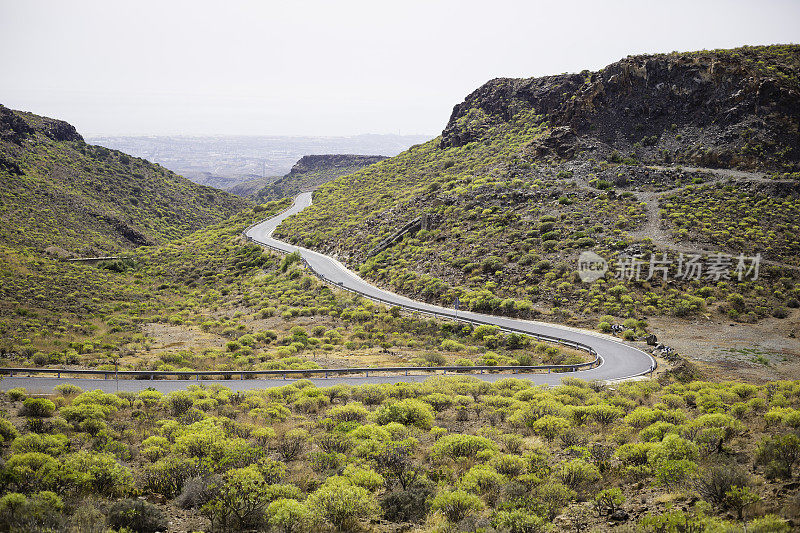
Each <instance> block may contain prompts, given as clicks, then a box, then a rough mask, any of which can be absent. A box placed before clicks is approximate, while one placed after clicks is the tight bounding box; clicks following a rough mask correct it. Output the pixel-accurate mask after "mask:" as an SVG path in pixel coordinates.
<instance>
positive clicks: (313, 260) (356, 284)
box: [246, 192, 655, 383]
mask: <svg viewBox="0 0 800 533" xmlns="http://www.w3.org/2000/svg"><path fill="white" fill-rule="evenodd" d="M311 194H312V193H310V192H306V193H302V194H300V195H298V196H297V198H296V199H295V202H294V204H293V205H292V207H290V208H289V209H287V210H286V211H284V212H283V213H280V214H279V215H277V216H275V217H273V218H271V219H269V220H265V221H264V222H261V223H260V224H256V225H255V226H252V227H250V228H249V229H248V230H247V232H246V235H247V236H248V237H249V238H251V239H252V240H253V241H255V242H257V243H260V244H263V245H265V246H268V247H270V248H273V249H277V250H280V251H283V252H287V253H291V252H298V253H299V254H300V255H301V256H302V257H303V259H304V260H305V262H306V263H307V264H308V266H309V267H310V268H311V269H312V270H314V272H316V273H317V274H318V275H320V276H322V277H323V278H324V279H325V280H327V281H329V282H331V283H334V284H336V285H339V286H341V287H343V288H345V289H349V290H353V291H355V292H359V293H361V294H363V295H365V296H367V297H371V298H374V299H376V300H379V301H384V302H389V303H390V304H394V305H399V306H403V307H411V308H415V309H419V310H422V311H424V312H428V313H431V314H435V315H437V316H440V317H449V318H459V319H467V320H470V321H471V322H480V323H483V324H493V325H496V326H500V327H501V328H506V329H515V330H521V331H524V332H526V333H530V334H531V335H544V336H550V337H556V338H560V339H564V340H566V341H569V342H578V343H583V344H587V345H589V346H591V347H592V348H594V349H595V351H596V352H597V354H598V355H599V356H600V357H601V358H602V360H603V362H602V364H601V365H600V366H597V367H594V368H591V369H588V370H581V371H578V372H574V373H570V375H572V376H575V377H579V378H581V379H586V380H608V381H611V380H621V379H627V378H632V377H635V376H640V375H643V374H645V373H647V372H650V370H652V369H653V368H654V367H655V360H654V359H653V358H652V357H651V356H650V355H649V354H647V353H645V352H643V351H642V350H639V349H638V348H635V347H633V346H630V345H628V344H625V343H623V342H621V341H619V340H617V339H616V338H614V337H612V336H610V335H603V334H601V333H596V332H593V331H588V330H582V329H578V328H571V327H568V326H560V325H556V324H548V323H544V322H536V321H532V320H519V319H514V318H508V317H502V316H495V315H484V314H481V313H473V312H469V311H458V315H457V317H456V312H455V310H453V309H449V308H446V307H440V306H437V305H432V304H428V303H425V302H419V301H417V300H412V299H411V298H408V297H405V296H401V295H399V294H395V293H393V292H389V291H386V290H383V289H379V288H377V287H375V286H373V285H371V284H369V283H367V282H366V281H364V280H363V279H361V278H360V277H359V276H358V275H357V274H355V273H354V272H352V271H350V270H348V269H347V267H345V266H344V265H343V264H342V263H340V262H339V261H337V260H336V259H334V258H332V257H329V256H327V255H323V254H321V253H319V252H315V251H313V250H309V249H307V248H303V247H299V246H294V245H292V244H289V243H286V242H283V241H280V240H278V239H275V238H273V237H272V234H273V233H274V231H275V229H276V228H277V227H278V225H279V224H280V223H281V222H283V221H284V220H285V219H287V218H289V217H290V216H292V215H294V214H297V213H299V212H300V211H302V210H303V209H305V208H306V207H308V206H310V205H311ZM526 379H530V380H531V381H534V382H537V383H539V382H541V383H551V382H552V381H551V380H550V379H548V376H546V375H539V374H531V375H527V376H526Z"/></svg>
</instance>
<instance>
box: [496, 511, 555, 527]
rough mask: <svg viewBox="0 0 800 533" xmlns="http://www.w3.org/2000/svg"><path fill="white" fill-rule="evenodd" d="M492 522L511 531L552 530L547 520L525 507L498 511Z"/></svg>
mask: <svg viewBox="0 0 800 533" xmlns="http://www.w3.org/2000/svg"><path fill="white" fill-rule="evenodd" d="M492 524H493V525H494V526H495V527H496V528H498V529H503V530H508V531H509V532H510V533H544V532H545V531H549V530H550V527H549V524H548V522H547V520H545V519H544V518H542V517H541V516H539V515H536V514H533V513H531V512H530V511H528V510H525V509H513V510H511V511H498V512H497V513H495V514H494V516H493V517H492Z"/></svg>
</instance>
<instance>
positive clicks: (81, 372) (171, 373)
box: [0, 361, 595, 381]
mask: <svg viewBox="0 0 800 533" xmlns="http://www.w3.org/2000/svg"><path fill="white" fill-rule="evenodd" d="M594 363H595V361H589V362H587V363H577V364H574V365H536V366H510V365H504V366H489V365H477V366H382V367H359V368H311V369H286V370H119V371H115V370H98V369H67V368H27V367H19V368H0V374H7V375H9V376H12V377H13V376H14V375H15V374H17V375H19V374H24V375H33V374H47V375H55V376H56V377H57V378H60V377H61V375H62V374H65V375H77V376H103V378H104V379H109V378H120V377H122V378H134V379H150V380H153V379H156V378H166V377H175V378H183V379H190V378H194V379H195V380H198V381H199V380H201V378H205V379H213V378H214V376H219V377H220V378H221V379H225V380H230V379H233V376H238V378H239V379H240V380H244V379H256V378H257V377H258V376H265V377H268V376H274V377H280V378H282V379H287V378H288V377H298V376H299V377H309V376H316V375H319V376H324V377H325V378H329V377H330V376H331V375H338V376H342V375H350V374H364V375H365V376H366V377H369V375H370V374H379V373H404V374H405V375H406V376H409V375H413V373H414V372H417V373H436V372H442V373H443V374H447V373H448V372H451V373H454V374H470V373H479V374H485V373H487V372H488V373H495V372H508V371H511V372H512V373H514V374H519V373H526V372H527V373H534V372H537V371H544V370H546V371H547V373H548V374H549V373H551V372H559V373H560V372H574V371H575V370H578V369H579V368H586V367H589V366H592V365H594Z"/></svg>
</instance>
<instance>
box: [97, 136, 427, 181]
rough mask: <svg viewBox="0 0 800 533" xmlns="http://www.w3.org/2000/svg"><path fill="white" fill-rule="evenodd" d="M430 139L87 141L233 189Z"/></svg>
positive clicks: (122, 138)
mask: <svg viewBox="0 0 800 533" xmlns="http://www.w3.org/2000/svg"><path fill="white" fill-rule="evenodd" d="M429 139H430V136H429V135H374V134H366V135H355V136H351V137H312V136H307V137H286V136H222V135H220V136H192V137H184V136H92V137H88V138H87V142H90V143H92V144H98V145H101V146H105V147H107V148H113V149H116V150H121V151H123V152H126V153H129V154H132V155H135V156H137V157H142V158H144V159H147V160H148V161H152V162H154V163H159V164H160V165H163V166H164V167H166V168H168V169H170V170H172V171H173V172H175V173H177V174H180V175H182V176H185V177H187V178H189V179H190V180H192V181H194V182H195V183H199V184H201V185H209V186H211V187H216V188H219V189H229V188H231V187H234V186H236V185H239V184H242V183H244V182H247V181H249V180H252V179H255V178H261V179H264V184H267V183H270V182H271V181H274V180H277V179H278V178H279V177H281V176H283V175H284V174H286V173H287V172H289V171H290V170H291V168H292V166H293V165H294V164H295V163H296V162H297V161H298V160H299V159H300V158H301V157H303V156H305V155H321V154H374V155H382V156H395V155H397V154H399V153H400V152H402V151H403V150H406V149H407V148H409V147H410V146H412V145H415V144H418V143H421V142H425V141H427V140H429ZM265 178H266V179H265ZM262 186H263V185H262ZM246 189H247V187H246V188H245V190H246Z"/></svg>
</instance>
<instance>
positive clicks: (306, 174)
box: [254, 154, 386, 201]
mask: <svg viewBox="0 0 800 533" xmlns="http://www.w3.org/2000/svg"><path fill="white" fill-rule="evenodd" d="M384 159H386V157H384V156H381V155H351V154H332V155H305V156H303V157H302V158H301V159H300V160H299V161H298V162H297V163H295V165H294V166H293V167H292V170H291V171H290V172H289V173H288V174H286V175H285V176H283V177H282V178H280V179H278V180H277V181H275V182H273V183H271V184H269V185H267V186H266V187H264V188H263V189H261V190H260V191H258V192H257V193H255V194H254V198H255V199H256V200H257V201H264V200H277V199H280V198H286V197H288V196H294V195H296V194H297V193H300V192H303V191H310V190H312V189H314V188H316V187H319V186H320V185H322V184H324V183H328V182H329V181H332V180H334V179H336V178H338V177H339V176H344V175H345V174H350V173H351V172H355V171H357V170H360V169H362V168H364V167H367V166H369V165H371V164H373V163H377V162H378V161H382V160H384Z"/></svg>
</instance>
